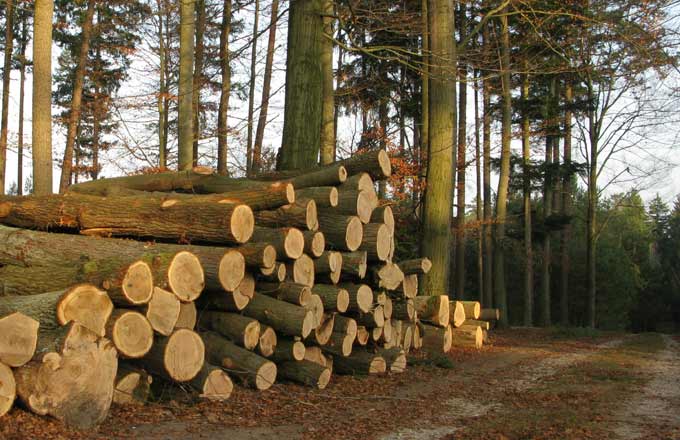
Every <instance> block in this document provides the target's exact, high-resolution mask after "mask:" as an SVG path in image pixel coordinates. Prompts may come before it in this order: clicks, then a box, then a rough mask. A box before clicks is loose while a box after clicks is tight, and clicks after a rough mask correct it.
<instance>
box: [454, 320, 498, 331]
mask: <svg viewBox="0 0 680 440" xmlns="http://www.w3.org/2000/svg"><path fill="white" fill-rule="evenodd" d="M468 326H474V327H481V328H482V330H489V329H490V328H491V325H490V324H489V322H488V321H479V320H477V319H466V320H465V322H463V325H461V326H459V327H461V328H464V327H468Z"/></svg>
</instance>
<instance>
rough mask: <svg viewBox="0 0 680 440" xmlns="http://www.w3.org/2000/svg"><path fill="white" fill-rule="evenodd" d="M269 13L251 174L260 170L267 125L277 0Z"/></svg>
mask: <svg viewBox="0 0 680 440" xmlns="http://www.w3.org/2000/svg"><path fill="white" fill-rule="evenodd" d="M270 14H271V16H270V20H269V41H268V42H267V59H266V60H265V65H264V78H263V82H262V98H261V100H260V112H259V114H258V118H257V130H256V131H255V144H254V145H253V174H257V173H259V172H260V171H261V170H262V142H263V141H264V128H265V126H266V125H267V112H268V111H269V94H270V93H271V85H272V69H273V65H274V51H275V50H276V25H277V23H278V20H279V0H272V7H271V11H270Z"/></svg>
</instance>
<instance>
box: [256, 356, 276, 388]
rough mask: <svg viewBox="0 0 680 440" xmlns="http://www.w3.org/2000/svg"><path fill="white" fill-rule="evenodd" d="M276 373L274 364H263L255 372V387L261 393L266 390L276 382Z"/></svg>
mask: <svg viewBox="0 0 680 440" xmlns="http://www.w3.org/2000/svg"><path fill="white" fill-rule="evenodd" d="M276 373H277V371H276V364H275V363H274V362H265V363H263V364H262V366H261V367H260V368H259V369H258V370H257V378H256V379H255V387H256V388H257V389H258V390H261V391H264V390H268V389H269V388H271V386H272V385H274V382H276Z"/></svg>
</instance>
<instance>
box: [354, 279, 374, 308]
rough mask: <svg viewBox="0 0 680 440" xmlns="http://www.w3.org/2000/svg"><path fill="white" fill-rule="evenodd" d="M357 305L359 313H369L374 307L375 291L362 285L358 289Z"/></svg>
mask: <svg viewBox="0 0 680 440" xmlns="http://www.w3.org/2000/svg"><path fill="white" fill-rule="evenodd" d="M357 305H358V307H359V311H361V312H364V313H368V312H369V311H370V310H371V306H372V305H373V289H371V288H370V287H368V286H367V285H366V284H362V285H361V286H359V288H358V289H357Z"/></svg>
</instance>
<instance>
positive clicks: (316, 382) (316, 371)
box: [278, 360, 331, 390]
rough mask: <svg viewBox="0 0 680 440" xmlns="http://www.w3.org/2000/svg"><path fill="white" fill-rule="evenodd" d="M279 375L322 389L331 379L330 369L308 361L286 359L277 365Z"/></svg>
mask: <svg viewBox="0 0 680 440" xmlns="http://www.w3.org/2000/svg"><path fill="white" fill-rule="evenodd" d="M278 368H279V376H280V377H282V378H284V379H287V380H290V381H293V382H297V383H301V384H303V385H307V386H310V387H314V388H318V389H320V390H323V389H325V388H326V386H327V385H328V382H330V380H331V370H330V369H329V368H326V367H322V366H321V365H319V364H317V363H315V362H310V361H305V360H302V361H299V362H291V361H286V362H282V363H280V364H279V365H278Z"/></svg>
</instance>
